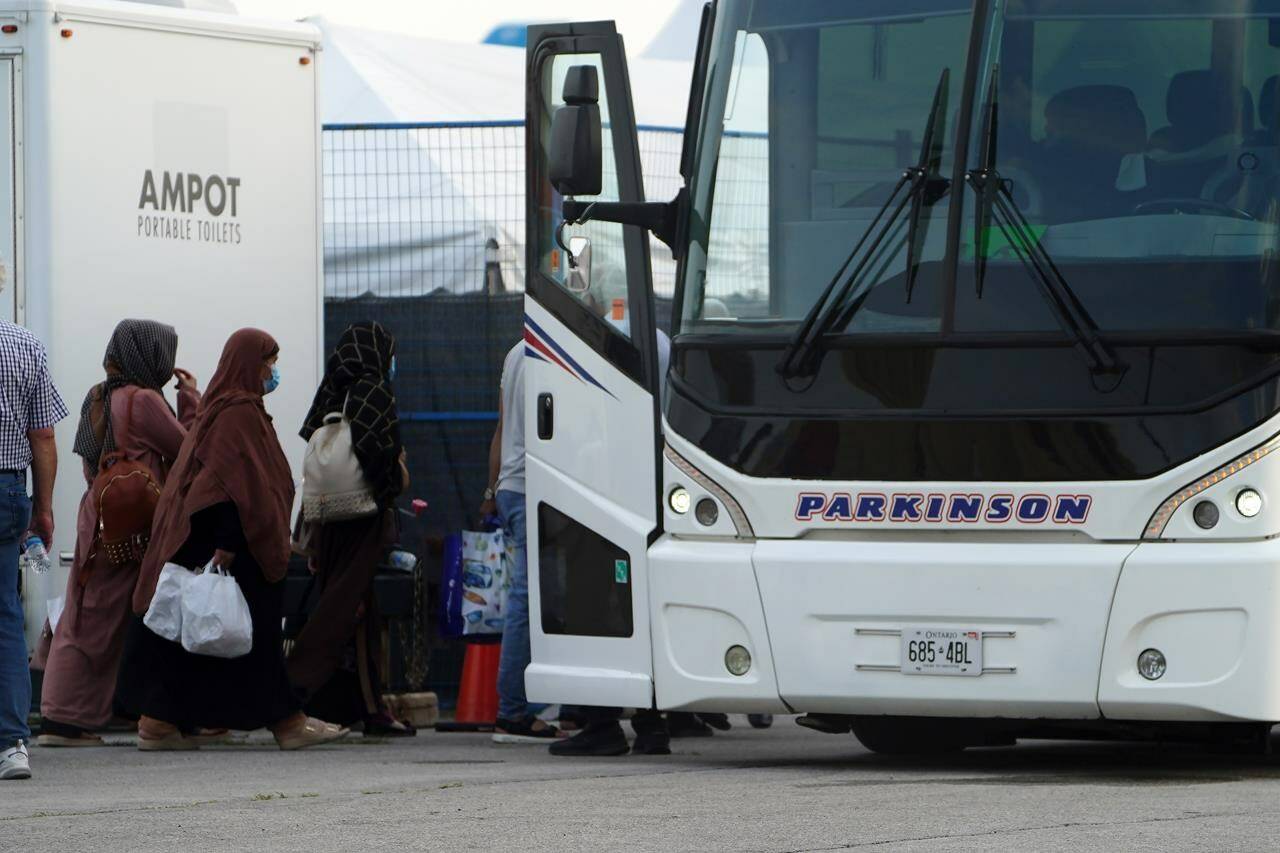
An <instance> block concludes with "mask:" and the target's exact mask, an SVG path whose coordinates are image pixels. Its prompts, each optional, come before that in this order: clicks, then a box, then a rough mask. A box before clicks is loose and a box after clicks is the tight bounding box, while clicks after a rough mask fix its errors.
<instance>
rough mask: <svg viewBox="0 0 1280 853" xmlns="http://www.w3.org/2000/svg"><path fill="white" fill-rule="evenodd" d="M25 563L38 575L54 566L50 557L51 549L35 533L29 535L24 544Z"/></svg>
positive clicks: (23, 556)
mask: <svg viewBox="0 0 1280 853" xmlns="http://www.w3.org/2000/svg"><path fill="white" fill-rule="evenodd" d="M22 559H23V563H24V564H25V565H26V566H27V567H29V568H30V569H31V571H33V572H35V573H36V574H38V575H43V574H44V573H46V572H48V571H49V570H50V569H52V568H53V560H51V559H50V558H49V551H48V549H46V548H45V547H44V540H42V539H41V538H40V537H39V536H36V535H35V534H34V533H33V534H31V535H30V536H28V537H27V541H26V542H24V543H23V545H22Z"/></svg>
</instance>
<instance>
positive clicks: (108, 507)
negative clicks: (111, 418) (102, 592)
mask: <svg viewBox="0 0 1280 853" xmlns="http://www.w3.org/2000/svg"><path fill="white" fill-rule="evenodd" d="M137 395H138V392H137V391H134V392H133V393H132V394H131V395H130V397H129V411H128V413H127V417H126V420H125V440H124V441H121V442H119V443H118V444H117V449H116V451H115V452H114V453H110V454H107V455H105V456H103V457H102V461H101V463H100V464H99V466H98V475H97V476H96V477H94V480H93V485H92V486H91V487H90V489H91V494H92V495H93V502H94V507H95V508H96V509H97V510H98V529H97V531H96V534H95V537H94V538H95V539H96V540H97V546H98V548H100V549H101V550H102V552H103V553H104V554H105V555H106V558H107V561H108V562H110V563H111V564H112V565H114V566H120V565H123V564H126V563H137V562H141V561H142V558H143V555H144V554H146V552H147V544H148V543H149V542H150V540H151V521H152V519H153V518H154V517H155V514H156V504H158V503H159V502H160V483H158V482H157V481H156V478H155V477H154V476H152V474H151V469H150V468H148V467H147V466H146V465H143V464H142V463H141V462H138V461H135V460H133V459H129V458H128V457H127V455H126V451H124V450H121V449H120V448H121V447H127V446H128V444H129V439H131V438H132V435H131V432H132V429H133V399H134V397H136V396H137Z"/></svg>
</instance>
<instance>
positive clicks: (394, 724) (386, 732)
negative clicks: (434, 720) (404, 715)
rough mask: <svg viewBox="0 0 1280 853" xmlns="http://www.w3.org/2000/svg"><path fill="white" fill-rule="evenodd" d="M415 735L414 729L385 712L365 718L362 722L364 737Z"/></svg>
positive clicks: (416, 731)
mask: <svg viewBox="0 0 1280 853" xmlns="http://www.w3.org/2000/svg"><path fill="white" fill-rule="evenodd" d="M417 734H418V730H417V729H416V728H414V727H413V726H411V725H409V724H408V723H406V722H402V721H401V720H397V719H396V718H395V717H393V716H391V715H390V714H389V713H387V712H386V711H383V712H381V713H378V714H374V715H373V716H370V717H366V718H365V721H364V735H365V737H414V736H416V735H417Z"/></svg>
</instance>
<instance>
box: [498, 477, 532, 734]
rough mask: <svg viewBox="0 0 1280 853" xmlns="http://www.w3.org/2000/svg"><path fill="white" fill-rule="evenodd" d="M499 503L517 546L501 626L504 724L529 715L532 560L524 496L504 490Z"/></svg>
mask: <svg viewBox="0 0 1280 853" xmlns="http://www.w3.org/2000/svg"><path fill="white" fill-rule="evenodd" d="M496 500H497V502H498V514H499V515H501V516H502V532H503V535H505V536H506V537H507V539H508V540H514V541H515V543H516V549H515V550H516V559H515V565H513V566H512V567H511V589H510V591H509V592H508V593H507V613H506V621H505V623H504V624H503V626H502V657H501V658H500V659H499V661H498V716H499V717H501V718H502V719H504V720H522V719H524V718H525V717H526V716H528V714H529V700H528V698H527V697H526V696H525V693H524V671H525V669H527V668H528V666H529V559H528V554H527V543H528V537H527V536H526V534H525V530H526V528H525V508H524V494H523V493H521V492H509V491H505V490H504V491H501V492H498V494H497V496H496Z"/></svg>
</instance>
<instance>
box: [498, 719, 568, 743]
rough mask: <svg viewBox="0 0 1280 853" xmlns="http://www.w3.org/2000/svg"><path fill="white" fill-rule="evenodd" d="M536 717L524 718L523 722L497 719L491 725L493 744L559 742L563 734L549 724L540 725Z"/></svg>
mask: <svg viewBox="0 0 1280 853" xmlns="http://www.w3.org/2000/svg"><path fill="white" fill-rule="evenodd" d="M539 722H540V721H539V720H538V718H537V717H525V718H524V719H523V720H504V719H503V718H501V717H499V718H498V719H497V720H495V721H494V723H493V742H494V743H546V742H547V741H554V740H559V739H560V738H562V737H564V735H563V733H562V732H561V731H560V730H559V729H557V728H556V727H555V726H553V725H550V724H549V723H542V725H541V727H539V725H538V723H539Z"/></svg>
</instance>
